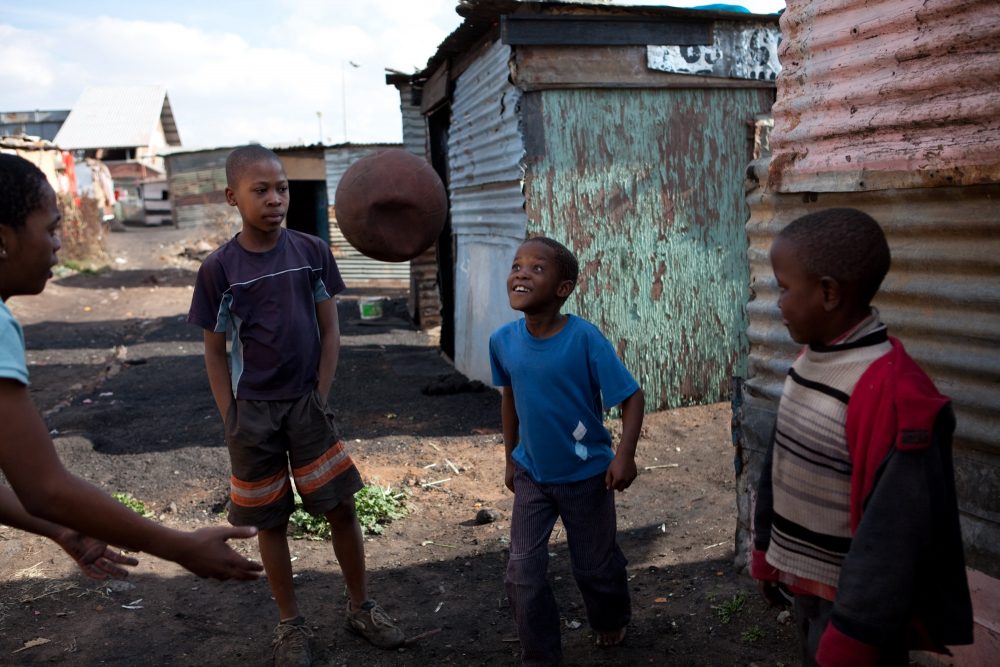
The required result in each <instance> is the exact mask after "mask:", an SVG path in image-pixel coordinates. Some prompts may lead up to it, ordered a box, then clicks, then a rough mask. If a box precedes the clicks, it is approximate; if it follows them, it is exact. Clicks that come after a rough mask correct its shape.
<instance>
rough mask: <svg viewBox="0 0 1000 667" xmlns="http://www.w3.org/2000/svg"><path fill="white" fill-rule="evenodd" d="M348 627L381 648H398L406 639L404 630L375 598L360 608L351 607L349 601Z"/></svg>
mask: <svg viewBox="0 0 1000 667" xmlns="http://www.w3.org/2000/svg"><path fill="white" fill-rule="evenodd" d="M347 629H348V630H350V631H351V632H354V633H355V634H358V635H361V636H362V637H364V638H365V639H367V640H368V641H369V642H371V643H372V644H373V645H375V646H378V647H379V648H396V647H398V646H401V645H402V644H403V641H404V640H405V637H404V636H403V631H402V630H400V629H399V628H398V627H396V624H395V623H393V622H392V619H391V618H389V614H387V613H385V610H384V609H382V607H380V606H379V605H378V603H377V602H375V600H368V601H367V602H364V603H363V604H362V605H361V608H360V609H351V602H350V600H348V601H347Z"/></svg>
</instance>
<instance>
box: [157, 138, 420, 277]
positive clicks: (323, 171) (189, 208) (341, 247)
mask: <svg viewBox="0 0 1000 667" xmlns="http://www.w3.org/2000/svg"><path fill="white" fill-rule="evenodd" d="M234 148H236V146H227V147H221V148H206V149H201V150H189V151H174V152H171V153H169V154H167V155H166V168H167V176H166V181H167V183H166V185H167V189H168V190H169V192H170V193H171V197H172V198H173V221H174V224H176V225H177V226H178V227H183V228H191V229H197V230H199V231H201V232H203V233H205V234H206V235H214V234H223V235H225V236H228V235H230V234H231V233H235V232H236V230H238V229H239V225H240V218H239V213H238V212H237V211H236V209H235V208H233V207H232V206H229V204H227V203H226V194H225V191H226V157H227V156H228V155H229V153H230V152H232V150H233V149H234ZM269 148H271V150H273V151H274V152H275V153H277V154H278V157H279V158H281V162H282V164H283V165H284V167H285V173H286V174H287V176H288V185H289V207H288V214H287V215H286V216H285V224H286V226H287V227H288V228H289V229H294V230H297V231H300V232H305V233H307V234H313V235H315V236H319V237H320V238H322V239H323V240H325V241H327V242H328V243H330V247H331V251H332V252H333V254H334V256H335V257H336V259H337V265H338V267H339V268H340V271H341V274H342V275H343V277H344V281H345V283H346V284H347V285H348V287H368V288H381V287H391V288H399V287H406V286H407V284H408V281H409V267H408V265H407V263H405V262H403V263H400V264H395V263H389V262H380V261H377V260H374V259H371V258H369V257H365V256H364V255H361V254H360V253H359V252H358V251H356V250H355V249H354V248H353V247H351V246H350V244H348V243H347V241H346V240H345V239H344V236H343V234H341V233H340V230H339V228H338V227H337V224H336V203H335V201H334V197H335V194H336V191H337V184H338V183H339V182H340V177H341V176H342V175H343V173H344V172H345V171H346V170H347V168H348V167H349V166H350V165H351V164H352V163H353V162H354V160H356V159H358V158H360V157H364V156H365V155H368V154H369V153H371V152H373V151H377V150H383V149H386V148H398V144H342V145H338V146H322V145H320V144H314V145H309V146H270V147H269ZM154 198H155V197H154Z"/></svg>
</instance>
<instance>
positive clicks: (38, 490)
mask: <svg viewBox="0 0 1000 667" xmlns="http://www.w3.org/2000/svg"><path fill="white" fill-rule="evenodd" d="M42 195H43V196H42V199H41V202H40V204H39V206H38V208H36V209H35V210H33V211H31V212H29V213H28V215H27V217H26V219H25V220H24V222H23V224H22V225H20V226H14V225H9V224H4V222H3V221H0V297H2V298H3V300H4V301H5V302H6V301H7V300H8V299H9V298H11V297H15V296H23V295H31V294H38V293H39V292H41V291H42V289H44V287H45V283H46V281H47V280H48V278H49V277H50V276H51V267H52V266H53V265H54V264H55V263H56V261H57V256H56V255H57V253H58V251H59V248H60V245H61V244H60V241H59V220H60V219H59V210H58V207H57V206H56V203H55V193H54V192H53V191H52V188H51V187H50V186H49V185H48V184H45V185H44V186H43V188H42ZM0 196H2V193H0ZM0 423H2V424H3V425H4V427H3V429H2V431H0V470H2V471H3V474H4V476H5V477H6V478H7V481H8V482H9V483H10V487H11V489H12V490H13V492H12V493H11V492H7V491H4V492H2V493H0V521H5V522H8V523H10V524H11V525H14V526H17V527H19V528H23V529H25V530H30V531H33V532H37V533H38V534H40V535H45V536H47V537H50V538H52V539H53V540H55V541H56V542H57V543H59V545H60V546H61V547H62V548H63V549H65V550H66V552H67V553H69V555H70V556H71V557H72V558H73V559H74V560H75V561H76V562H77V564H78V565H79V566H80V568H81V569H82V570H83V571H84V573H86V574H87V575H88V576H92V577H96V578H103V577H106V576H116V577H119V576H124V574H125V572H126V571H125V570H124V569H123V567H122V566H123V565H127V566H131V565H134V564H135V562H136V561H135V559H134V558H131V557H128V556H122V555H121V554H119V553H118V552H116V551H115V550H113V549H109V548H108V545H109V544H110V545H116V546H120V547H124V548H126V549H130V550H132V551H145V552H147V553H151V554H154V555H156V556H159V557H160V558H164V559H167V560H172V561H175V562H177V563H179V564H180V565H182V566H184V567H186V568H187V569H188V570H190V571H191V572H193V573H195V574H197V575H198V576H202V577H213V578H216V579H255V578H257V576H258V575H257V573H258V572H259V571H260V569H261V566H260V565H258V564H257V563H253V562H252V561H249V560H247V559H246V558H243V557H242V556H240V555H239V554H238V553H236V552H235V551H233V550H232V549H231V548H230V547H229V546H228V545H226V540H228V539H231V538H241V537H250V536H251V535H253V534H254V533H255V531H254V530H253V529H247V528H221V527H217V528H215V527H213V528H203V529H201V530H198V531H195V532H192V533H188V532H183V531H178V530H173V529H170V528H166V527H164V526H161V525H159V524H156V523H153V522H151V521H148V520H147V519H144V518H142V517H141V516H139V515H138V514H136V513H135V512H133V511H132V510H130V509H128V508H127V507H125V506H124V505H122V504H121V503H119V502H118V501H117V500H115V499H113V498H112V497H111V496H109V495H107V494H106V493H104V492H103V491H101V490H100V489H98V488H97V487H96V486H93V485H92V484H90V483H88V482H86V481H84V480H83V479H81V478H79V477H77V476H75V475H73V474H71V473H70V472H69V471H67V470H66V468H65V467H63V465H62V462H61V461H60V460H59V456H58V454H57V453H56V449H55V446H54V445H53V443H52V440H51V438H50V437H49V431H48V427H47V426H46V425H45V422H44V421H42V418H41V416H40V415H39V414H38V411H37V410H36V409H35V406H34V404H33V403H32V402H31V396H30V395H29V393H28V388H27V387H26V386H25V385H23V384H21V383H20V382H18V381H16V380H14V379H9V378H0Z"/></svg>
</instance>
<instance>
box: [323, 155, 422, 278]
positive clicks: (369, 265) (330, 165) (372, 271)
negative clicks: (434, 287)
mask: <svg viewBox="0 0 1000 667" xmlns="http://www.w3.org/2000/svg"><path fill="white" fill-rule="evenodd" d="M399 147H400V146H399V145H398V144H385V145H363V146H360V145H359V146H352V145H350V144H348V145H345V146H335V147H331V148H327V149H326V150H325V151H324V155H323V157H324V162H325V163H326V191H327V198H328V201H329V202H330V204H331V207H332V208H331V214H330V246H331V247H332V248H333V255H334V257H336V258H337V267H338V268H339V269H340V274H341V276H342V277H343V278H344V282H345V283H346V284H347V286H348V287H366V286H384V285H394V286H398V287H407V286H408V285H409V284H410V263H409V262H380V261H378V260H376V259H372V258H370V257H366V256H365V255H362V254H361V253H360V252H358V251H357V250H355V249H354V246H352V245H351V244H350V243H348V242H347V239H345V238H344V235H343V233H341V231H340V227H339V226H338V225H337V220H336V217H335V216H336V208H337V202H336V195H337V186H338V185H339V184H340V178H341V176H343V175H344V172H345V171H347V169H348V167H350V166H351V165H352V164H354V161H355V160H358V159H359V158H363V157H364V156H366V155H369V154H370V153H374V152H376V151H378V150H384V149H386V148H399Z"/></svg>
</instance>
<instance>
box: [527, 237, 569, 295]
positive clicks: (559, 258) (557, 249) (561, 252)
mask: <svg viewBox="0 0 1000 667" xmlns="http://www.w3.org/2000/svg"><path fill="white" fill-rule="evenodd" d="M524 242H525V243H541V244H542V245H544V246H548V247H549V248H551V249H552V250H553V252H554V253H555V256H556V265H557V266H558V267H559V277H560V278H562V279H563V280H571V281H573V283H574V284H575V283H576V279H577V278H578V277H579V276H580V263H579V262H577V261H576V256H575V255H574V254H573V253H572V251H570V249H569V248H567V247H566V246H564V245H563V244H562V243H559V241H556V240H555V239H550V238H549V237H547V236H532V237H530V238H528V239H526V240H525V241H524Z"/></svg>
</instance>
